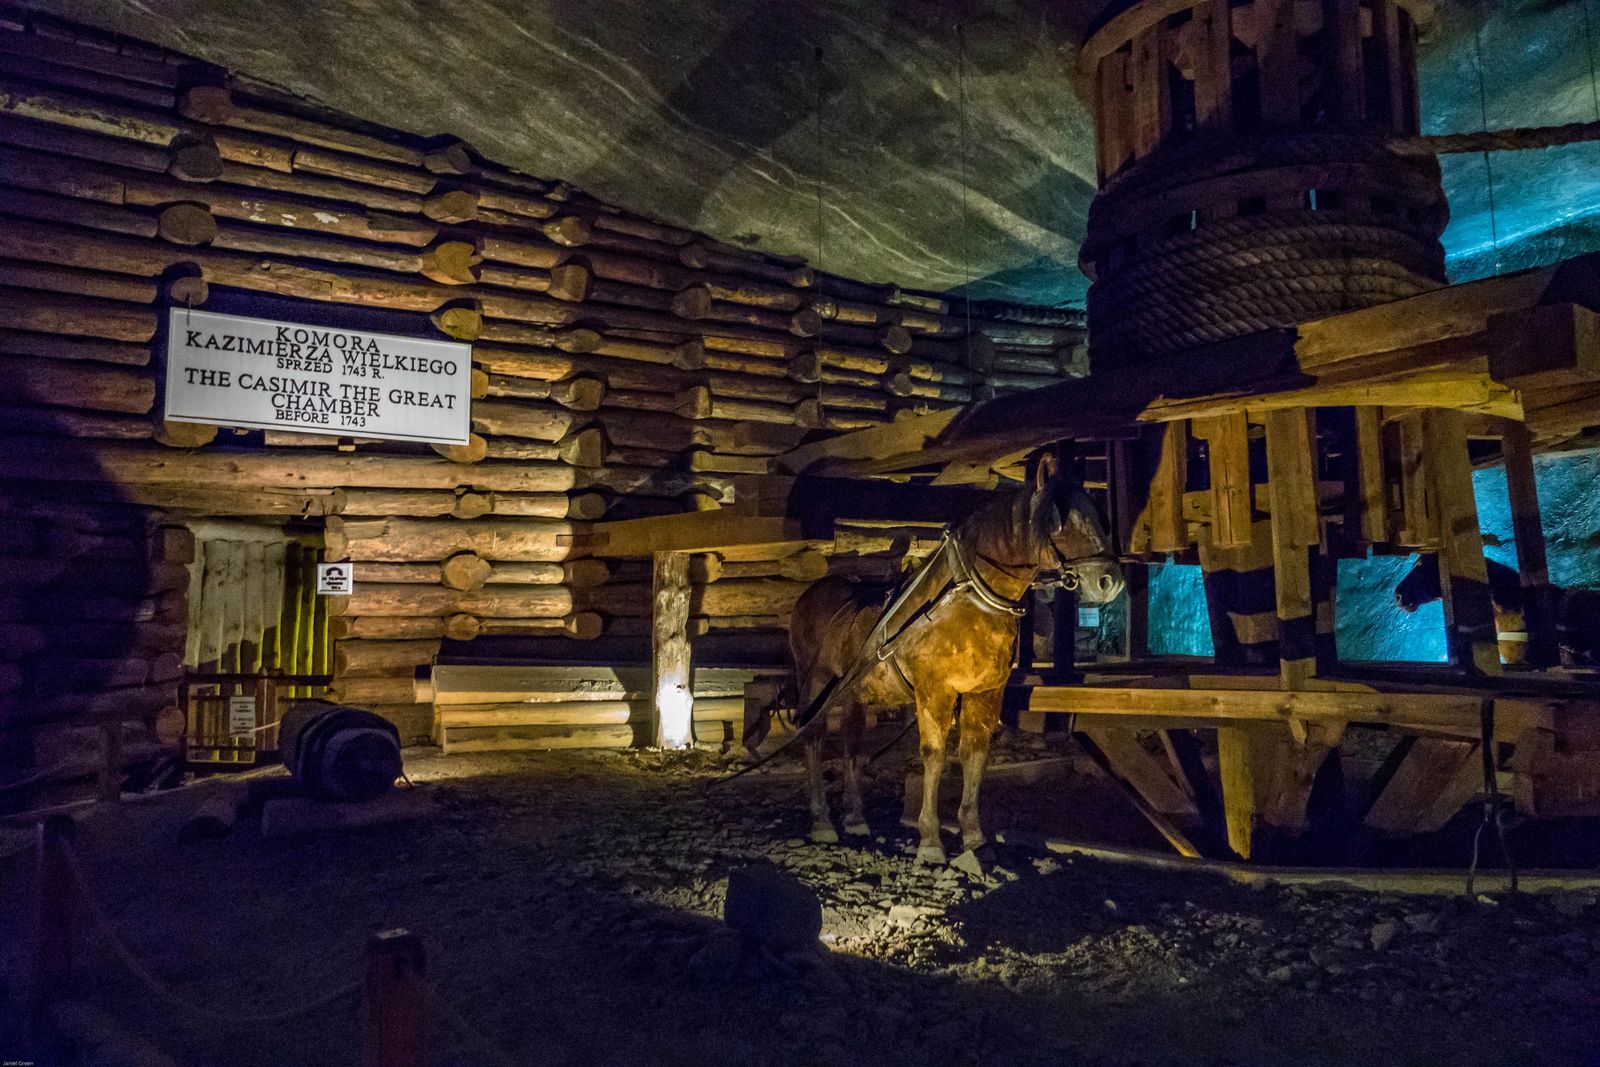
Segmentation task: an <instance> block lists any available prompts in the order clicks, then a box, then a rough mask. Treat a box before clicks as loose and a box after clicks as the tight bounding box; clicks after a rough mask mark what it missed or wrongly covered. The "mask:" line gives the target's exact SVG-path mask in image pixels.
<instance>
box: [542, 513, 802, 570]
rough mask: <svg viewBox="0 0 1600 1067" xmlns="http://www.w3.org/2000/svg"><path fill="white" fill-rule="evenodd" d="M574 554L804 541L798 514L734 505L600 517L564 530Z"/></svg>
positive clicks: (628, 553)
mask: <svg viewBox="0 0 1600 1067" xmlns="http://www.w3.org/2000/svg"><path fill="white" fill-rule="evenodd" d="M561 540H563V541H565V542H566V543H567V545H568V546H569V547H570V548H571V549H572V555H574V556H579V555H590V556H596V557H600V558H603V559H604V558H617V557H624V556H651V555H654V554H655V553H657V552H710V551H712V550H714V549H722V548H730V547H734V546H739V545H766V544H782V543H784V542H788V541H802V540H805V538H804V537H803V536H802V534H801V524H800V523H799V522H798V521H796V520H794V519H781V518H762V517H759V516H750V515H740V514H738V513H737V512H735V511H733V510H732V509H730V508H715V509H713V510H711V511H691V512H685V513H684V514H681V515H652V516H650V517H649V518H644V519H625V520H623V521H621V522H598V523H595V524H594V526H592V527H591V528H590V529H589V530H587V531H581V532H577V533H572V534H567V535H563V537H562V538H561Z"/></svg>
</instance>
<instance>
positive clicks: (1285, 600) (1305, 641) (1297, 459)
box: [1267, 408, 1321, 689]
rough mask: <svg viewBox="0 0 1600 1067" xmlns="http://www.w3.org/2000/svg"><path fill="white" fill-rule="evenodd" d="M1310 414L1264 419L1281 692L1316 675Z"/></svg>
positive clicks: (1288, 412) (1299, 411)
mask: <svg viewBox="0 0 1600 1067" xmlns="http://www.w3.org/2000/svg"><path fill="white" fill-rule="evenodd" d="M1312 441H1313V432H1312V427H1311V412H1310V411H1309V410H1306V409H1304V408H1295V409H1285V410H1281V411H1273V412H1269V413H1268V415H1267V477H1268V480H1269V483H1270V492H1271V500H1272V569H1273V578H1274V583H1275V588H1276V590H1277V602H1278V669H1279V682H1280V684H1281V686H1282V687H1283V688H1284V689H1304V688H1305V684H1306V682H1307V680H1309V679H1310V678H1312V677H1313V676H1314V675H1315V674H1316V654H1317V642H1316V637H1317V634H1316V623H1315V621H1314V615H1313V603H1312V592H1311V558H1310V553H1309V551H1308V550H1309V549H1310V548H1311V547H1312V546H1313V545H1316V544H1318V543H1319V542H1320V541H1321V528H1320V525H1319V522H1318V515H1317V506H1318V501H1317V462H1316V453H1315V450H1314V449H1313V447H1312Z"/></svg>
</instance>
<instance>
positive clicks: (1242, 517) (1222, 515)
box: [1193, 412, 1251, 548]
mask: <svg viewBox="0 0 1600 1067" xmlns="http://www.w3.org/2000/svg"><path fill="white" fill-rule="evenodd" d="M1193 425H1194V433H1195V436H1196V437H1199V438H1201V439H1202V440H1204V441H1205V442H1206V452H1207V462H1208V463H1209V465H1210V469H1211V544H1212V545H1214V546H1216V547H1218V548H1238V547H1240V546H1243V545H1248V544H1249V543H1250V520H1251V515H1250V504H1251V494H1250V427H1249V424H1248V423H1247V422H1246V421H1245V417H1244V413H1243V412H1236V413H1233V414H1230V415H1219V416H1216V417H1213V418H1208V419H1196V420H1195V421H1194V424H1193Z"/></svg>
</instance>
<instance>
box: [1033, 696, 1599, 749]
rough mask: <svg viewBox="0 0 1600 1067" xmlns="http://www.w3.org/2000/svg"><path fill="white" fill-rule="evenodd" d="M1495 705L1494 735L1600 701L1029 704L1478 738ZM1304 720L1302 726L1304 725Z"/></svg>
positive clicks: (1179, 699) (1087, 699)
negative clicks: (1488, 705)
mask: <svg viewBox="0 0 1600 1067" xmlns="http://www.w3.org/2000/svg"><path fill="white" fill-rule="evenodd" d="M1485 699H1491V700H1493V701H1494V704H1495V736H1496V737H1497V738H1500V739H1501V740H1504V741H1515V740H1516V738H1517V735H1518V734H1519V733H1520V732H1521V731H1522V730H1524V729H1533V728H1550V727H1551V724H1552V723H1554V722H1555V720H1556V718H1557V716H1558V715H1585V714H1595V715H1600V700H1590V699H1582V700H1579V699H1568V698H1558V697H1547V698H1541V697H1523V696H1499V695H1496V694H1493V693H1484V692H1479V691H1462V692H1452V693H1415V692H1409V693H1379V692H1373V691H1361V690H1353V689H1348V688H1340V689H1338V690H1300V691H1284V690H1274V689H1248V688H1231V689H1220V688H1219V689H1154V688H1137V687H1106V686H1096V685H1084V686H1036V687H1035V688H1034V689H1033V690H1032V691H1031V692H1030V694H1029V698H1028V710H1029V711H1035V712H1065V713H1070V714H1075V715H1083V716H1106V717H1108V718H1129V719H1132V718H1140V717H1144V718H1169V717H1170V718H1173V719H1183V720H1192V721H1195V722H1206V721H1209V722H1211V723H1213V724H1215V723H1219V722H1221V723H1227V724H1242V723H1250V722H1275V723H1279V724H1291V723H1296V722H1298V723H1300V724H1302V725H1305V724H1314V723H1316V724H1329V725H1332V724H1337V723H1343V722H1359V723H1370V724H1374V725H1384V726H1390V727H1393V728H1396V729H1406V730H1416V731H1420V732H1426V733H1437V734H1442V735H1446V736H1451V737H1469V738H1470V737H1476V736H1478V733H1479V727H1480V723H1479V714H1480V713H1481V711H1482V707H1483V701H1484V700H1485ZM1299 730H1300V727H1296V732H1299Z"/></svg>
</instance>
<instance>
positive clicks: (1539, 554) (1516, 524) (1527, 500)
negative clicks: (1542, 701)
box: [1500, 421, 1560, 667]
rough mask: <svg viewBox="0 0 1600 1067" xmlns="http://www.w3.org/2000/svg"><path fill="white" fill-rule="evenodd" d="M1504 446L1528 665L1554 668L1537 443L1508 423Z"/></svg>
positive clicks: (1523, 428) (1553, 630)
mask: <svg viewBox="0 0 1600 1067" xmlns="http://www.w3.org/2000/svg"><path fill="white" fill-rule="evenodd" d="M1500 443H1501V455H1502V456H1503V457H1504V458H1505V465H1506V491H1507V495H1508V496H1509V497H1510V502H1511V530H1512V536H1513V537H1514V538H1515V540H1516V546H1517V572H1518V574H1519V575H1520V577H1521V580H1522V590H1523V594H1524V596H1525V598H1526V603H1525V606H1524V610H1523V625H1524V626H1525V627H1526V628H1527V631H1528V650H1527V651H1528V662H1529V663H1530V664H1532V665H1534V666H1536V667H1548V666H1553V665H1555V663H1556V662H1557V661H1558V659H1559V658H1560V657H1559V650H1558V642H1557V638H1556V618H1555V596H1554V593H1553V591H1552V590H1551V588H1550V563H1549V559H1548V556H1547V554H1546V551H1545V540H1544V524H1543V522H1542V521H1541V520H1540V511H1539V487H1538V483H1537V482H1536V480H1535V478H1534V469H1533V442H1532V439H1531V438H1530V437H1529V435H1528V427H1527V426H1526V425H1524V424H1522V423H1520V422H1512V421H1507V422H1506V423H1505V424H1504V426H1503V428H1502V437H1501V442H1500Z"/></svg>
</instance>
